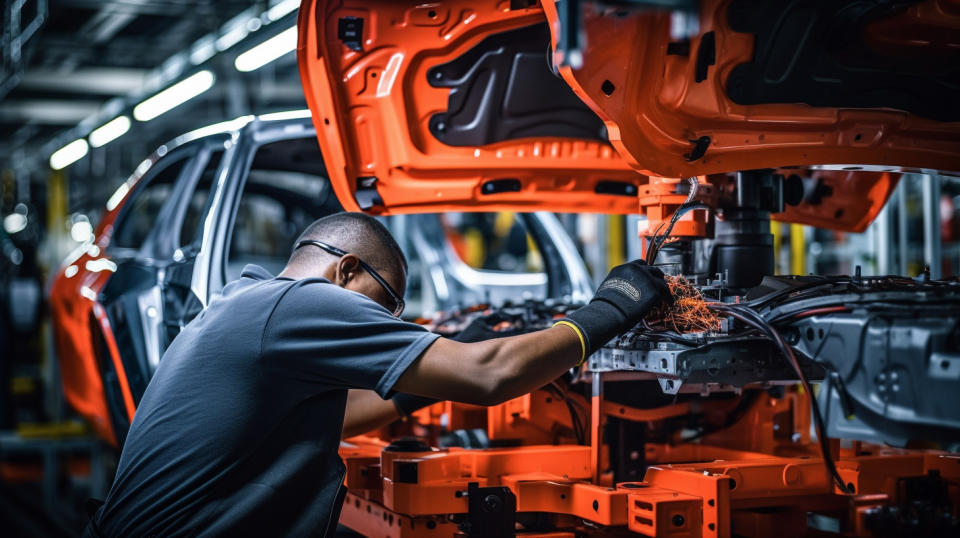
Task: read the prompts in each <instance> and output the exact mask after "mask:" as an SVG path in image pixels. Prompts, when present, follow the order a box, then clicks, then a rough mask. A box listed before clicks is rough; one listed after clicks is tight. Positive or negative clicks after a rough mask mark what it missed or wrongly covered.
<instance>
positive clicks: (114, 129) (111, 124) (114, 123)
mask: <svg viewBox="0 0 960 538" xmlns="http://www.w3.org/2000/svg"><path fill="white" fill-rule="evenodd" d="M129 130H130V118H128V117H126V116H118V117H117V118H114V119H112V120H110V121H108V122H107V123H105V124H103V125H102V126H100V127H97V128H96V129H94V130H93V131H92V132H91V133H90V136H89V137H88V138H89V140H90V145H91V146H93V147H95V148H99V147H101V146H105V145H107V144H109V143H110V142H113V141H114V140H116V139H118V138H120V137H121V136H123V135H124V133H126V132H127V131H129Z"/></svg>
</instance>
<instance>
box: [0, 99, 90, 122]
mask: <svg viewBox="0 0 960 538" xmlns="http://www.w3.org/2000/svg"><path fill="white" fill-rule="evenodd" d="M102 105H103V103H100V102H97V101H76V100H63V101H60V100H39V99H23V100H10V99H8V100H6V101H3V102H0V119H2V120H3V121H4V122H5V123H10V122H11V121H10V120H21V121H24V122H32V123H43V124H47V125H75V124H76V123H78V122H79V121H80V120H83V119H84V118H87V117H88V116H90V115H92V114H95V113H96V112H97V111H98V110H100V107H101V106H102Z"/></svg>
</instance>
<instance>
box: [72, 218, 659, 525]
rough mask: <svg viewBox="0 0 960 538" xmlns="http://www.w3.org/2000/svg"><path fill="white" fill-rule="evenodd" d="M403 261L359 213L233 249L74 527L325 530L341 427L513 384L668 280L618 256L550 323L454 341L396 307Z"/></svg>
mask: <svg viewBox="0 0 960 538" xmlns="http://www.w3.org/2000/svg"><path fill="white" fill-rule="evenodd" d="M406 271H407V264H406V260H405V258H404V255H403V253H402V251H401V250H400V248H399V247H398V246H397V243H396V242H395V241H394V239H393V238H392V237H391V236H390V233H389V232H388V231H387V229H386V228H385V227H384V226H383V225H382V224H381V223H380V222H379V221H377V220H376V219H374V218H372V217H369V216H367V215H364V214H362V213H338V214H335V215H331V216H328V217H324V218H322V219H319V220H317V221H316V222H314V223H313V224H311V225H310V226H309V227H308V228H307V229H306V230H305V231H304V232H303V233H302V234H301V236H300V237H299V238H298V240H297V242H296V244H295V245H294V250H293V254H292V255H291V256H290V259H289V261H288V263H287V265H286V267H285V268H284V269H283V271H282V272H281V273H280V274H279V275H277V276H276V277H274V276H272V275H270V274H269V273H268V272H267V271H265V270H264V269H262V268H260V267H256V266H247V267H246V268H245V269H244V271H243V273H242V276H241V277H240V279H239V280H236V281H234V282H231V283H230V284H228V285H227V286H226V287H225V288H224V289H223V293H222V294H221V295H220V296H218V297H215V298H214V299H212V300H211V302H210V304H209V306H208V307H207V308H206V309H205V310H204V311H203V312H201V313H200V314H199V315H198V316H197V318H196V319H194V320H193V321H192V322H191V323H190V324H188V325H187V326H186V327H185V328H184V329H183V331H181V333H180V334H179V335H178V336H177V337H176V338H175V339H174V341H173V342H172V343H171V344H170V347H169V348H168V349H167V351H166V353H164V355H163V358H162V360H161V361H160V364H159V367H158V368H157V371H156V373H155V375H154V377H153V379H152V380H151V381H150V384H149V385H148V386H147V389H146V391H145V392H144V394H143V398H142V400H141V401H140V405H139V408H138V409H137V412H136V415H135V417H134V419H133V422H132V424H131V426H130V431H129V434H128V435H127V438H126V441H125V443H124V446H123V451H122V453H121V456H120V461H119V464H118V468H117V474H116V478H115V480H114V482H113V485H112V487H111V488H110V491H109V493H108V495H107V498H106V501H105V503H104V504H103V505H102V506H101V507H100V508H99V509H98V510H96V511H95V513H94V515H93V517H92V518H91V520H90V523H89V524H88V525H87V528H86V530H85V534H86V535H87V536H109V537H113V536H167V535H185V536H196V535H203V536H240V535H254V536H301V535H318V534H319V535H322V534H324V533H327V534H332V532H331V529H333V528H335V526H336V522H337V519H338V517H339V511H340V503H341V502H342V499H343V495H344V493H345V491H344V490H343V488H342V481H343V474H344V465H343V462H342V461H341V460H340V458H339V455H338V447H339V445H340V439H341V436H343V437H349V436H352V435H358V434H361V433H364V432H367V431H370V430H371V429H372V428H375V427H379V426H381V425H383V424H386V423H389V422H390V421H393V420H396V419H397V418H398V417H400V416H401V414H406V413H409V412H411V411H412V410H414V409H416V408H419V407H421V406H423V405H425V404H427V403H430V402H433V401H436V400H454V401H458V402H465V403H472V404H479V405H494V404H497V403H500V402H503V401H506V400H509V399H511V398H515V397H517V396H520V395H523V394H526V393H528V392H530V391H532V390H535V389H537V388H539V387H541V386H543V385H545V384H547V383H549V382H550V381H552V380H553V379H555V378H556V377H558V376H560V375H562V374H563V373H564V372H565V371H567V370H569V369H570V368H571V367H574V366H576V365H578V364H581V363H583V361H584V360H585V359H586V357H588V356H589V355H590V354H591V353H593V352H594V351H595V350H596V349H598V348H599V347H601V346H602V345H603V344H604V343H605V342H607V341H609V340H610V339H611V338H612V337H614V336H615V335H616V334H618V333H620V332H623V331H625V330H627V329H629V328H631V327H633V326H634V325H635V324H636V323H637V322H639V321H640V320H641V319H642V318H643V317H644V315H645V314H646V313H647V312H648V311H649V310H650V309H652V308H653V307H654V306H656V305H658V304H659V303H660V302H661V301H662V300H663V299H664V298H666V297H668V296H669V292H668V289H667V286H666V284H665V282H664V279H663V274H662V273H661V272H660V271H659V270H657V269H655V268H653V267H649V266H646V265H643V264H642V263H640V262H631V263H627V264H625V265H621V266H619V267H616V268H614V269H613V270H612V271H611V272H610V275H609V276H608V277H607V278H606V280H604V282H603V283H602V284H601V286H600V287H599V289H598V290H597V293H596V295H595V297H594V298H593V300H592V301H591V302H590V303H589V304H588V305H586V306H584V307H582V308H580V309H578V310H576V311H574V312H572V313H570V314H569V315H568V316H567V317H566V318H564V319H563V320H560V321H558V322H557V323H556V324H555V325H554V326H553V327H552V328H549V329H545V330H543V331H539V332H535V333H529V334H523V335H518V336H511V337H505V338H497V339H491V340H486V341H482V342H477V343H461V342H457V341H454V340H449V339H446V338H441V337H440V336H439V335H437V334H433V333H430V332H429V331H427V330H426V329H425V328H423V327H421V326H420V325H416V324H414V323H408V322H405V321H402V320H401V319H399V316H400V314H401V313H402V311H403V306H404V302H403V293H404V290H405V283H406ZM355 389H358V390H355ZM348 390H349V395H348Z"/></svg>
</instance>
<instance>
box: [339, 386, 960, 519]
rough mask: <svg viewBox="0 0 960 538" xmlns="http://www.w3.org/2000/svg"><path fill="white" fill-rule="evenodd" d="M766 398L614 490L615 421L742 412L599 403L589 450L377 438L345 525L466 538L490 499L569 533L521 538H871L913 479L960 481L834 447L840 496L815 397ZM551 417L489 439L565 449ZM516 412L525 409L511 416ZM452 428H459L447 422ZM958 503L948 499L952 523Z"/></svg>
mask: <svg viewBox="0 0 960 538" xmlns="http://www.w3.org/2000/svg"><path fill="white" fill-rule="evenodd" d="M748 392H751V391H748ZM753 392H755V391H753ZM758 394H763V396H760V397H757V398H755V399H754V400H753V402H752V404H751V406H750V409H749V411H748V412H747V413H746V414H745V415H744V416H743V418H741V419H740V420H739V421H738V422H737V423H736V424H735V425H734V426H733V427H731V428H728V429H725V430H720V431H718V432H716V433H714V434H711V435H708V436H707V437H705V438H704V440H703V442H702V443H696V444H694V443H687V444H673V443H666V444H662V443H661V444H656V443H648V444H647V445H646V446H645V449H644V452H645V453H644V454H643V455H642V457H643V458H644V459H645V460H646V461H647V462H648V464H649V467H648V469H647V472H646V473H645V475H644V477H643V480H641V481H636V482H621V483H617V484H612V483H611V482H610V476H611V475H610V473H609V471H608V466H609V450H611V447H610V446H609V445H607V444H605V443H603V442H599V439H600V437H598V436H597V433H598V432H600V431H602V427H603V424H604V423H605V422H606V421H607V420H608V418H618V419H624V420H629V421H637V422H643V423H649V424H650V425H651V426H653V425H655V424H657V423H658V422H659V421H663V420H666V419H669V418H672V417H678V416H683V415H685V414H687V413H689V412H691V406H695V407H697V406H703V408H701V409H698V411H701V412H708V413H710V412H713V413H721V414H722V413H725V412H728V411H730V409H731V408H732V407H734V406H735V404H736V403H737V402H736V401H734V402H710V401H705V402H697V403H686V404H678V405H671V406H667V407H663V408H655V409H648V410H643V409H634V408H630V407H626V406H622V405H619V404H615V403H612V402H608V401H605V400H604V398H603V397H602V396H599V397H594V399H593V402H592V404H591V409H592V416H594V417H599V418H600V422H599V423H598V422H594V420H593V419H591V425H590V429H591V430H592V431H595V432H597V433H594V437H593V439H592V441H591V446H585V445H577V444H560V445H549V444H531V445H528V444H526V443H524V444H523V446H516V447H508V448H492V449H486V450H469V449H461V448H449V449H440V450H437V449H431V448H430V447H429V446H428V445H427V444H423V443H417V442H407V444H404V443H394V444H393V445H389V446H388V445H387V444H386V443H385V442H383V441H380V440H379V439H376V438H371V437H359V438H354V439H351V440H348V441H347V442H345V443H344V444H343V446H342V447H341V451H340V453H341V456H342V457H343V458H344V461H345V462H346V465H347V479H346V486H347V488H348V491H349V494H348V496H347V500H346V502H345V504H344V509H343V513H342V515H341V523H343V524H345V525H347V526H348V527H350V528H353V529H355V530H358V531H360V532H362V533H364V534H365V535H383V536H397V537H404V536H407V537H420V536H452V535H459V533H463V532H464V529H470V525H472V524H476V522H471V521H470V520H469V518H468V517H467V516H465V515H464V514H466V513H468V512H469V511H470V507H469V503H470V502H471V495H483V496H484V500H485V501H487V502H488V503H490V504H492V505H495V506H502V505H501V504H499V503H507V504H509V503H513V504H512V506H513V507H514V509H513V510H514V512H515V513H524V512H526V513H539V514H541V515H542V516H543V517H545V518H546V519H547V520H549V521H551V524H552V525H553V526H555V527H556V528H560V529H563V531H561V532H557V531H552V532H551V533H549V534H538V533H536V532H530V533H526V532H524V533H523V534H520V535H522V536H594V535H596V536H606V535H608V534H609V532H611V531H613V530H615V529H618V528H619V529H625V530H626V531H629V532H627V534H631V533H633V534H639V535H644V536H705V537H706V536H721V537H723V536H731V526H732V525H733V526H735V527H736V529H737V533H738V535H741V536H757V537H762V536H770V535H772V534H773V533H774V531H775V533H776V534H778V535H784V536H806V535H807V529H806V525H807V522H806V514H807V513H808V512H813V513H820V514H824V515H827V516H828V517H834V518H837V519H838V520H839V522H840V523H839V524H840V525H841V528H842V529H846V530H847V534H845V535H847V536H871V535H872V534H871V532H870V531H869V529H867V528H866V527H865V523H864V516H865V514H866V513H867V511H868V510H870V509H878V508H881V507H884V506H887V505H890V504H895V503H896V502H897V501H898V499H899V498H900V496H901V495H902V491H901V487H902V484H903V483H904V481H909V480H923V479H924V477H925V476H934V477H940V478H943V479H945V480H947V481H948V482H949V481H956V480H957V479H960V457H957V456H956V455H951V454H947V453H944V452H938V451H929V450H927V451H925V450H900V449H892V448H884V447H880V446H873V445H867V444H862V443H854V444H853V445H852V446H851V447H850V448H844V449H840V448H839V445H837V447H836V448H837V455H838V456H839V457H838V458H837V465H838V467H839V469H840V473H841V475H842V476H843V478H844V480H846V481H847V482H848V483H849V484H850V485H852V488H853V491H854V493H853V494H849V495H848V494H843V493H841V492H839V490H837V489H836V486H835V485H834V484H833V483H832V481H831V479H830V477H829V475H828V474H827V472H826V471H825V469H824V466H823V462H822V460H821V459H820V458H819V457H818V451H817V448H816V445H815V443H812V442H811V439H810V433H809V432H810V414H809V409H810V408H809V405H810V402H809V399H808V397H807V396H806V395H805V394H802V393H800V392H797V391H796V390H790V391H787V392H786V394H785V395H784V397H782V398H774V397H770V396H767V395H765V394H764V393H763V392H759V393H758ZM744 397H745V396H744ZM458 405H459V404H450V403H449V402H447V403H445V404H437V405H436V406H435V407H436V408H437V409H442V410H444V413H442V414H443V415H446V417H447V418H446V420H449V417H450V416H454V415H450V414H447V413H448V412H449V411H450V410H451V407H457V406H458ZM551 406H562V403H561V402H560V401H559V400H557V399H556V398H555V397H552V396H551V395H550V394H549V393H547V392H545V391H537V392H534V393H533V394H529V395H526V396H523V397H521V398H518V399H517V400H512V401H510V402H506V403H504V404H501V405H499V406H494V407H491V408H489V409H488V410H487V417H488V426H487V430H488V433H490V434H491V441H493V442H494V443H496V441H502V442H507V441H510V437H508V436H509V435H510V434H511V433H515V432H516V431H518V430H516V427H517V426H520V424H519V423H530V424H536V425H537V428H538V429H539V430H541V431H554V432H557V435H558V437H557V438H562V437H563V433H562V430H566V429H569V427H570V423H569V420H566V421H564V423H557V422H554V420H555V419H554V418H552V417H559V416H561V415H559V414H556V415H553V414H551V413H550V412H549V409H550V407H551ZM511 409H512V410H513V411H516V412H512V413H510V412H508V413H504V412H503V411H505V410H511ZM524 409H526V410H527V412H523V411H522V410H524ZM433 416H436V415H433ZM438 418H439V417H438ZM438 422H439V420H438ZM434 426H439V424H436V425H434ZM446 426H447V427H448V428H450V429H455V428H458V427H461V426H463V425H462V424H451V423H449V422H447V423H446ZM521 427H522V426H521ZM496 432H501V433H503V434H506V435H507V436H506V437H499V436H497V435H496ZM513 441H514V442H517V441H519V440H518V439H514V440H513ZM545 441H546V439H542V438H541V439H540V440H539V441H538V442H545ZM521 442H522V441H521ZM597 456H599V457H597ZM597 476H599V479H598V478H597ZM958 493H960V491H958V489H957V488H955V487H951V488H950V495H951V499H952V501H951V502H952V505H953V510H954V513H956V510H957V508H958V502H960V497H958ZM784 525H786V526H784ZM615 534H616V533H615ZM489 535H491V536H496V535H498V534H489ZM617 535H619V534H617Z"/></svg>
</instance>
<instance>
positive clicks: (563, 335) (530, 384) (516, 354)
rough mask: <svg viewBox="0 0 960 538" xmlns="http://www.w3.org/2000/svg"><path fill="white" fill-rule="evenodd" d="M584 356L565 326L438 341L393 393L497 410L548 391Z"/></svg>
mask: <svg viewBox="0 0 960 538" xmlns="http://www.w3.org/2000/svg"><path fill="white" fill-rule="evenodd" d="M583 353H584V350H583V347H582V344H581V340H580V338H579V337H578V336H577V333H576V331H575V330H574V329H571V328H569V327H564V326H558V327H553V328H551V329H546V330H543V331H539V332H535V333H530V334H522V335H519V336H511V337H508V338H496V339H493V340H486V341H484V342H476V343H471V344H465V343H460V342H455V341H453V340H448V339H446V338H439V339H437V341H436V342H434V343H433V344H432V345H431V346H430V347H429V348H427V350H426V351H424V352H423V355H421V356H420V359H419V360H417V361H416V362H414V363H413V364H412V365H411V366H410V367H409V368H408V369H407V371H406V372H404V374H403V375H402V376H400V379H398V380H397V383H396V385H395V386H394V388H395V389H396V390H398V391H400V392H407V393H410V394H417V395H421V396H429V397H431V398H438V399H441V400H453V401H457V402H464V403H472V404H479V405H495V404H498V403H500V402H503V401H506V400H509V399H510V398H516V397H517V396H521V395H523V394H526V393H528V392H530V391H532V390H535V389H537V388H540V387H542V386H543V385H546V384H547V383H549V382H550V381H552V380H554V379H556V378H557V377H559V376H560V375H561V374H563V372H565V371H567V370H568V369H570V368H571V367H573V366H574V365H575V364H577V362H578V361H579V360H580V358H581V357H582V355H583Z"/></svg>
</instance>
